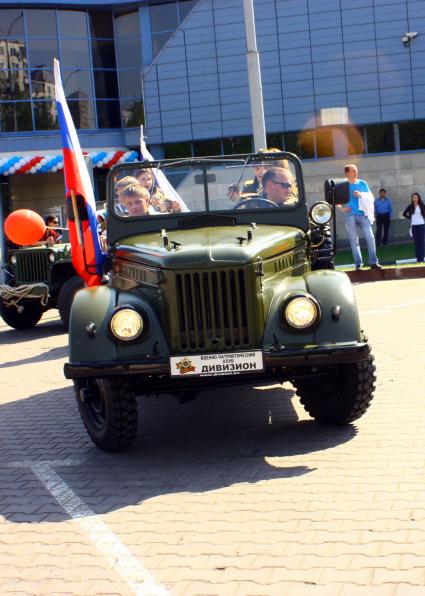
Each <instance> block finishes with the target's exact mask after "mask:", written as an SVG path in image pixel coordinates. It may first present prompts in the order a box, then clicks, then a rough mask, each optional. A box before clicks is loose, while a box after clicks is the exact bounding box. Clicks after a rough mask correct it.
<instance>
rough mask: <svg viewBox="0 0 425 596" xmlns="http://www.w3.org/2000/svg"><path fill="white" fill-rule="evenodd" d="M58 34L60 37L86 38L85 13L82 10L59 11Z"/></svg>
mask: <svg viewBox="0 0 425 596" xmlns="http://www.w3.org/2000/svg"><path fill="white" fill-rule="evenodd" d="M58 22H59V32H60V35H61V37H75V36H76V35H81V36H83V37H87V13H86V12H85V11H82V10H59V11H58Z"/></svg>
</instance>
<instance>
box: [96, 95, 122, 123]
mask: <svg viewBox="0 0 425 596" xmlns="http://www.w3.org/2000/svg"><path fill="white" fill-rule="evenodd" d="M96 108H97V122H98V126H99V128H121V118H120V103H119V101H97V102H96Z"/></svg>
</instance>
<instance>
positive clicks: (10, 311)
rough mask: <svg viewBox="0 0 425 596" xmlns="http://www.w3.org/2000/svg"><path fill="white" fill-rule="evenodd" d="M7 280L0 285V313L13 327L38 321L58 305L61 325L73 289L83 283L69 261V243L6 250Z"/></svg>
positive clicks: (65, 315)
mask: <svg viewBox="0 0 425 596" xmlns="http://www.w3.org/2000/svg"><path fill="white" fill-rule="evenodd" d="M7 273H8V280H7V284H4V285H0V315H1V316H2V318H3V319H4V321H5V322H6V323H7V324H8V325H10V326H11V327H14V328H15V329H28V328H30V327H33V326H34V325H36V324H37V323H38V321H39V320H40V318H41V316H42V314H43V313H44V312H45V311H46V310H48V309H50V308H58V309H59V313H60V316H61V318H62V321H63V323H64V325H65V326H66V327H67V326H68V322H69V312H70V308H71V303H72V299H73V297H74V295H75V293H76V291H77V290H78V289H80V288H82V287H83V286H84V283H83V281H82V280H81V278H80V277H78V276H77V274H76V272H75V270H74V267H73V265H72V262H71V245H70V244H55V245H53V246H34V247H23V248H13V249H10V250H9V252H8V264H7Z"/></svg>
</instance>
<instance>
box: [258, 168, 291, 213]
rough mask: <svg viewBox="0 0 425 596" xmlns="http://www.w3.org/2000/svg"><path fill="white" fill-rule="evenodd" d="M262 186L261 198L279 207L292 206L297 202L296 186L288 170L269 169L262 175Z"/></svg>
mask: <svg viewBox="0 0 425 596" xmlns="http://www.w3.org/2000/svg"><path fill="white" fill-rule="evenodd" d="M262 185H263V195H262V198H264V199H268V200H269V201H273V203H276V205H278V206H279V207H280V206H282V205H294V204H295V203H296V202H297V196H296V184H295V181H294V178H293V176H292V174H291V172H290V171H289V170H285V169H284V168H277V167H273V168H269V169H268V170H266V171H265V172H264V174H263V177H262Z"/></svg>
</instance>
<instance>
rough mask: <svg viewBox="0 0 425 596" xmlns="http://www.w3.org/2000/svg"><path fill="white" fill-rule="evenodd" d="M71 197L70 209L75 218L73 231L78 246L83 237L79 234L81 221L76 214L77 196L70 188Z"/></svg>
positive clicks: (81, 242)
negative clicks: (75, 234)
mask: <svg viewBox="0 0 425 596" xmlns="http://www.w3.org/2000/svg"><path fill="white" fill-rule="evenodd" d="M70 193H71V199H72V211H73V212H74V220H75V231H76V232H77V240H78V244H79V246H82V245H83V238H82V236H81V222H80V216H79V215H78V206H77V197H76V196H75V192H74V191H73V190H70Z"/></svg>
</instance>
